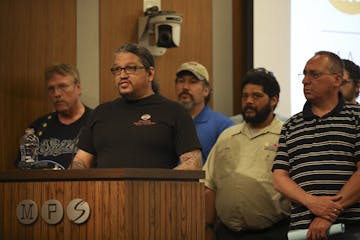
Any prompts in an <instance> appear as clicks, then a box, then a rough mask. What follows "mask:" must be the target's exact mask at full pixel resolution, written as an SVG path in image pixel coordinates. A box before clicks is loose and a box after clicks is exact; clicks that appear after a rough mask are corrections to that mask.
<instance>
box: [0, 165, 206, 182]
mask: <svg viewBox="0 0 360 240" xmlns="http://www.w3.org/2000/svg"><path fill="white" fill-rule="evenodd" d="M202 178H205V172H204V171H202V170H173V169H153V168H91V169H81V170H79V169H71V170H39V169H36V170H35V169H31V170H20V169H11V170H2V171H0V182H18V181H19V182H20V181H74V180H75V181H85V180H86V181H89V180H109V181H110V180H167V181H177V180H178V181H198V180H199V179H202Z"/></svg>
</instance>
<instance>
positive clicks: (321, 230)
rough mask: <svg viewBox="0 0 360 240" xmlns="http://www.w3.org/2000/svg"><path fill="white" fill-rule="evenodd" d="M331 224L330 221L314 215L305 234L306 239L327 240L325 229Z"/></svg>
mask: <svg viewBox="0 0 360 240" xmlns="http://www.w3.org/2000/svg"><path fill="white" fill-rule="evenodd" d="M330 226H331V222H330V221H328V220H326V219H323V218H320V217H316V218H314V220H313V221H312V222H311V224H310V226H309V231H308V232H307V234H306V240H327V239H328V236H327V231H328V229H329V228H330Z"/></svg>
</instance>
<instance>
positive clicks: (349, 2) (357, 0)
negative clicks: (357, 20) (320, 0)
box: [329, 0, 360, 14]
mask: <svg viewBox="0 0 360 240" xmlns="http://www.w3.org/2000/svg"><path fill="white" fill-rule="evenodd" d="M329 2H330V3H331V4H332V5H333V6H334V7H335V8H336V9H338V10H340V11H341V12H344V13H348V14H359V13H360V0H329Z"/></svg>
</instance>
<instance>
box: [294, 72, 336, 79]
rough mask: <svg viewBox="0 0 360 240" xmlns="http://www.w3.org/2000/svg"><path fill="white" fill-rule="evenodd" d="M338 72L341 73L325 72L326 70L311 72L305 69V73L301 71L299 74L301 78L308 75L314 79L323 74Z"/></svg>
mask: <svg viewBox="0 0 360 240" xmlns="http://www.w3.org/2000/svg"><path fill="white" fill-rule="evenodd" d="M336 74H339V73H337V72H330V73H324V72H318V71H314V70H310V71H309V72H306V71H304V72H303V73H299V74H298V76H299V78H300V79H301V80H303V79H304V78H305V77H306V76H308V78H309V79H311V80H313V79H318V78H319V77H321V76H323V75H336Z"/></svg>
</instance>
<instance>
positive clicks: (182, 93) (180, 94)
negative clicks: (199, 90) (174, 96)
mask: <svg viewBox="0 0 360 240" xmlns="http://www.w3.org/2000/svg"><path fill="white" fill-rule="evenodd" d="M185 94H187V95H189V96H190V97H191V98H192V99H194V97H193V95H191V94H190V93H189V91H187V90H183V91H182V92H181V93H179V95H178V97H179V98H180V97H181V96H182V95H185Z"/></svg>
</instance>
